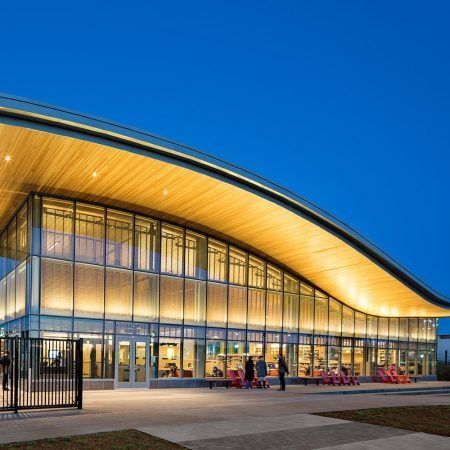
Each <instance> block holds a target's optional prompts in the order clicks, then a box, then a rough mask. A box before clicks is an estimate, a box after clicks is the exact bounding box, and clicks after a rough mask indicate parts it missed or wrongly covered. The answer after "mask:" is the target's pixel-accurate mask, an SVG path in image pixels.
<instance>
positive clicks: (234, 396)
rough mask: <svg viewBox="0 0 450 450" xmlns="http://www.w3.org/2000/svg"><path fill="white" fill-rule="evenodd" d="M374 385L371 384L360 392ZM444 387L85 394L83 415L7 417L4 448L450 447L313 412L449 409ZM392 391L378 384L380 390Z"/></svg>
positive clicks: (443, 441) (448, 442) (1, 436)
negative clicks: (126, 436) (162, 443)
mask: <svg viewBox="0 0 450 450" xmlns="http://www.w3.org/2000/svg"><path fill="white" fill-rule="evenodd" d="M371 387H372V386H371V385H369V384H365V385H363V386H361V387H357V389H353V391H354V392H358V390H359V391H366V390H367V389H369V388H371ZM445 387H450V383H417V384H415V383H414V384H412V385H408V386H405V387H401V388H400V391H401V392H411V394H412V392H413V390H417V389H421V388H427V389H428V388H431V390H428V392H427V391H425V395H398V393H397V392H391V393H389V392H383V393H357V394H355V395H337V394H336V393H335V392H336V391H338V390H339V389H346V388H347V387H341V388H335V387H327V386H319V387H317V386H307V387H305V386H289V387H288V390H287V391H286V392H279V391H277V390H275V389H269V390H259V389H252V390H237V389H224V388H217V389H213V390H210V389H164V390H148V389H146V390H131V391H130V390H116V391H90V392H85V398H84V409H83V411H70V410H59V411H39V412H38V411H36V412H34V411H31V412H24V413H21V414H20V415H19V417H13V415H11V414H0V421H1V425H0V430H1V431H0V443H9V442H17V441H25V440H34V439H40V438H47V437H57V436H68V435H76V434H86V433H95V432H99V431H112V430H124V429H130V428H135V429H139V430H142V431H145V432H148V433H150V434H153V435H156V436H159V437H162V438H165V439H168V440H171V441H173V442H178V443H180V444H182V445H184V446H186V447H188V448H193V449H197V448H205V449H207V448H217V447H223V448H241V447H249V448H255V449H256V448H257V449H265V448H267V449H268V448H273V447H279V448H296V449H302V448H303V449H315V448H337V449H344V448H345V449H347V448H348V449H359V448H361V449H365V448H368V449H369V448H377V449H384V448H386V449H387V448H392V449H394V448H395V449H396V450H399V449H403V448H405V449H409V450H410V449H416V448H417V449H419V448H424V447H427V449H434V448H435V449H441V448H442V449H444V448H445V449H448V448H450V438H444V437H439V436H432V435H427V434H423V433H413V432H411V431H407V430H399V429H393V428H387V427H379V426H375V425H369V424H361V423H355V422H347V421H343V420H338V419H332V418H328V417H320V416H314V415H311V414H310V413H315V412H325V411H336V410H346V409H358V408H370V407H381V406H403V405H404V406H407V405H432V404H435V405H436V404H444V405H450V395H439V394H438V395H436V394H434V392H435V391H436V390H442V389H444V390H445ZM385 388H386V386H382V385H380V384H376V385H375V386H373V390H375V391H379V390H380V389H383V390H384V389H385ZM389 388H391V387H389ZM394 388H398V386H395V387H394ZM327 390H328V391H327ZM397 390H398V389H397ZM326 392H328V393H329V395H327V393H326ZM333 392H334V393H333ZM422 394H423V393H422ZM418 420H420V418H418Z"/></svg>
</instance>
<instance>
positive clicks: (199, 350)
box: [183, 339, 205, 378]
mask: <svg viewBox="0 0 450 450" xmlns="http://www.w3.org/2000/svg"><path fill="white" fill-rule="evenodd" d="M204 373H205V342H204V341H203V340H200V339H184V341H183V377H184V378H202V377H203V376H204Z"/></svg>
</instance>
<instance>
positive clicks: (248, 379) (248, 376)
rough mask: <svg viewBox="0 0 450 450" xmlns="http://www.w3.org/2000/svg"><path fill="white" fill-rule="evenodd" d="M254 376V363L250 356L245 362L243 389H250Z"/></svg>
mask: <svg viewBox="0 0 450 450" xmlns="http://www.w3.org/2000/svg"><path fill="white" fill-rule="evenodd" d="M254 378H255V363H254V362H253V358H252V357H251V356H249V357H248V359H247V362H246V363H245V389H252V381H253V379H254Z"/></svg>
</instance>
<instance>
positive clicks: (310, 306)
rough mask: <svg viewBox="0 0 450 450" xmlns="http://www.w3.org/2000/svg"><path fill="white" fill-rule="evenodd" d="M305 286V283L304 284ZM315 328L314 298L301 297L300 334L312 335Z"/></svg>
mask: <svg viewBox="0 0 450 450" xmlns="http://www.w3.org/2000/svg"><path fill="white" fill-rule="evenodd" d="M302 286H303V283H302ZM313 328H314V297H311V296H309V295H301V296H300V333H308V334H311V333H312V332H313Z"/></svg>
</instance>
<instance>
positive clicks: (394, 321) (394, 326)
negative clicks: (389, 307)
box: [389, 317, 398, 340]
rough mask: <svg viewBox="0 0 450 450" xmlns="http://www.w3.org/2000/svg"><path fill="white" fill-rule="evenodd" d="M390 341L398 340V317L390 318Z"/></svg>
mask: <svg viewBox="0 0 450 450" xmlns="http://www.w3.org/2000/svg"><path fill="white" fill-rule="evenodd" d="M389 339H391V340H397V339H398V318H397V317H390V318H389Z"/></svg>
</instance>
